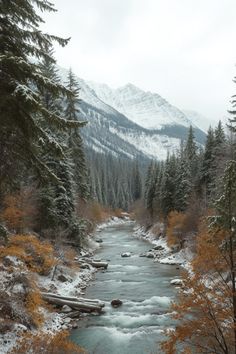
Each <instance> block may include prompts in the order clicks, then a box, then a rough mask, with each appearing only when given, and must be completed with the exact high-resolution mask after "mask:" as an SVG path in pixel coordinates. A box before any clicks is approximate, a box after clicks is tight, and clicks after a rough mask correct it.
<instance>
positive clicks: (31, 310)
mask: <svg viewBox="0 0 236 354" xmlns="http://www.w3.org/2000/svg"><path fill="white" fill-rule="evenodd" d="M43 305H44V302H43V299H42V296H41V293H40V290H39V289H38V288H37V287H36V286H35V284H32V286H31V289H30V290H29V291H28V293H27V296H26V301H25V307H26V311H27V313H28V314H29V316H30V317H31V318H32V321H33V323H34V325H35V326H36V327H38V326H39V325H41V324H42V322H43V315H42V313H41V312H40V307H42V306H43Z"/></svg>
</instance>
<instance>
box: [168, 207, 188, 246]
mask: <svg viewBox="0 0 236 354" xmlns="http://www.w3.org/2000/svg"><path fill="white" fill-rule="evenodd" d="M185 221H186V215H185V214H184V213H180V212H177V211H172V212H170V214H169V215H168V219H167V229H166V236H167V244H168V246H169V247H178V248H183V245H184V239H185V233H186V231H185Z"/></svg>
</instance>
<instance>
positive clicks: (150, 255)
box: [146, 252, 154, 258]
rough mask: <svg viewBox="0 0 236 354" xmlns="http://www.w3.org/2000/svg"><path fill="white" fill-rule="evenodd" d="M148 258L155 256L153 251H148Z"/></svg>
mask: <svg viewBox="0 0 236 354" xmlns="http://www.w3.org/2000/svg"><path fill="white" fill-rule="evenodd" d="M146 257H147V258H154V254H153V253H151V252H148V253H147V255H146Z"/></svg>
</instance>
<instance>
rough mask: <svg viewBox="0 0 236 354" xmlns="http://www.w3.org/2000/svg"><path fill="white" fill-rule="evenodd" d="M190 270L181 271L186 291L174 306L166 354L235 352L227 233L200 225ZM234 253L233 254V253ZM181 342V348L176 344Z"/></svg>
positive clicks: (219, 353) (164, 347) (164, 346)
mask: <svg viewBox="0 0 236 354" xmlns="http://www.w3.org/2000/svg"><path fill="white" fill-rule="evenodd" d="M200 229H201V230H200V233H199V234H198V237H197V255H196V257H195V259H194V260H193V261H192V270H193V273H192V274H191V275H190V274H189V273H187V272H186V273H185V274H183V279H184V284H185V286H186V290H187V292H184V293H181V294H180V295H179V299H178V303H176V304H174V305H173V311H174V316H173V317H174V318H175V319H177V320H179V323H178V324H177V327H176V329H175V330H173V331H171V332H169V333H168V332H167V333H166V334H167V336H168V339H167V340H166V341H165V342H163V344H162V349H163V350H164V352H165V353H166V354H174V353H176V354H177V353H178V354H182V353H217V354H226V353H228V354H229V353H234V350H235V342H234V323H233V318H234V312H233V301H232V299H233V294H234V292H233V289H232V287H231V286H230V277H229V274H230V273H229V272H230V269H229V258H228V255H227V247H225V246H226V244H225V241H226V240H227V238H228V235H227V232H226V231H223V230H219V229H213V230H211V231H209V229H208V228H207V225H206V224H203V225H202V226H201V227H200ZM235 256H236V254H235ZM179 344H181V347H179Z"/></svg>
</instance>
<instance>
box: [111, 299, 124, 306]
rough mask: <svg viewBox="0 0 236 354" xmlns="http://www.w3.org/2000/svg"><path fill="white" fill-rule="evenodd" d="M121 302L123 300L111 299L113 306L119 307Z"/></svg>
mask: <svg viewBox="0 0 236 354" xmlns="http://www.w3.org/2000/svg"><path fill="white" fill-rule="evenodd" d="M122 304H123V302H122V301H121V300H119V299H113V300H112V301H111V306H113V307H119V306H121V305H122Z"/></svg>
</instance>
